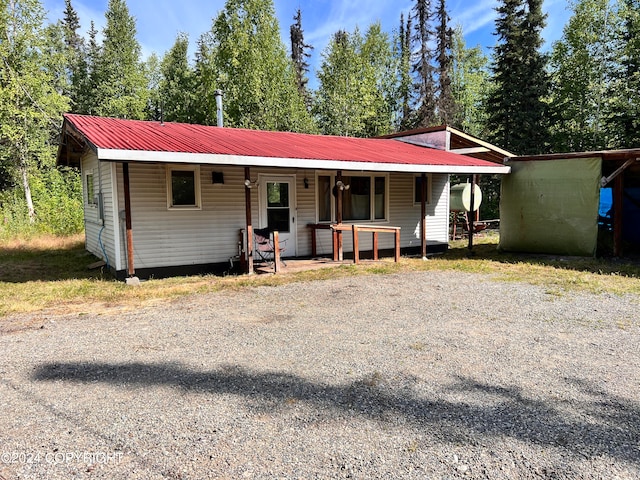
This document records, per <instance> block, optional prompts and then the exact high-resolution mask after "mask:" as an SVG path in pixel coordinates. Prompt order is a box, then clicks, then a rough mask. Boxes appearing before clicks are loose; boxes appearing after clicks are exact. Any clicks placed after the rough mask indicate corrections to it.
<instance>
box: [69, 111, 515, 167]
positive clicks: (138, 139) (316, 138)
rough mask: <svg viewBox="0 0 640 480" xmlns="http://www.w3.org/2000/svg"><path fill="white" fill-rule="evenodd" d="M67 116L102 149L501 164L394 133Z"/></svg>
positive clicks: (85, 136)
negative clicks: (340, 132)
mask: <svg viewBox="0 0 640 480" xmlns="http://www.w3.org/2000/svg"><path fill="white" fill-rule="evenodd" d="M64 118H65V120H66V122H68V123H69V124H71V125H72V126H73V127H75V130H77V131H78V132H79V133H80V134H81V135H82V136H83V137H84V138H85V139H86V140H87V141H88V142H90V143H91V144H92V145H93V146H94V147H96V149H97V151H98V152H99V151H101V150H109V151H133V152H136V151H139V152H143V151H144V152H167V153H169V152H173V153H182V154H210V155H211V154H213V155H233V156H241V157H262V158H265V157H266V158H282V159H302V160H305V159H309V160H327V161H334V162H335V161H339V162H365V163H371V164H374V163H378V164H396V165H399V164H403V165H434V166H436V165H437V166H455V167H492V168H495V167H496V164H495V163H491V162H487V161H484V160H479V159H475V158H471V157H467V156H464V155H459V154H455V153H451V152H447V151H442V150H436V149H431V148H426V147H421V146H416V145H411V144H407V143H404V142H400V141H397V140H391V139H380V138H370V139H365V138H353V137H337V136H327V135H310V134H302V133H292V132H271V131H262V130H246V129H240V128H220V127H212V126H202V125H192V124H184V123H171V122H164V123H160V122H149V121H140V120H123V119H116V118H105V117H94V116H86V115H75V114H66V115H65V116H64ZM100 156H101V155H99V157H100ZM300 166H301V167H304V166H305V165H304V163H303V164H301V165H300ZM472 169H473V168H472ZM503 173H504V172H503Z"/></svg>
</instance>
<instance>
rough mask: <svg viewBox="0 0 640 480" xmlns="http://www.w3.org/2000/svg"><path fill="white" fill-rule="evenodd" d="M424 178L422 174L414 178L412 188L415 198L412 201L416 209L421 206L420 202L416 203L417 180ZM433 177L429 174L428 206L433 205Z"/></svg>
mask: <svg viewBox="0 0 640 480" xmlns="http://www.w3.org/2000/svg"><path fill="white" fill-rule="evenodd" d="M421 176H422V174H418V175H414V177H413V180H412V182H413V187H412V188H411V190H412V191H413V196H412V197H411V200H412V202H413V206H414V207H419V206H420V202H416V201H415V200H416V193H417V192H416V178H420V177H421ZM431 187H432V175H431V174H430V173H427V205H431V192H432V190H433V189H432V188H431Z"/></svg>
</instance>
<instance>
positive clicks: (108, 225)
mask: <svg viewBox="0 0 640 480" xmlns="http://www.w3.org/2000/svg"><path fill="white" fill-rule="evenodd" d="M80 165H81V170H82V189H83V193H82V195H83V204H84V224H85V244H86V249H87V250H88V251H89V252H91V253H93V254H94V255H96V256H97V257H99V258H102V259H103V260H105V261H107V262H108V263H109V266H115V267H116V268H119V266H118V265H117V255H116V248H115V243H114V238H115V233H114V219H113V216H114V205H113V188H112V165H111V164H110V163H105V162H99V161H98V158H97V157H96V155H95V154H94V153H93V152H89V153H87V154H85V155H84V156H83V157H82V159H81V162H80ZM87 173H93V175H94V184H95V192H96V194H101V195H102V201H103V217H104V222H103V221H102V220H101V219H100V212H99V207H98V206H96V205H89V204H88V202H87V192H86V183H85V182H86V177H85V175H86V174H87ZM100 241H102V246H101V245H100ZM103 247H104V250H103ZM105 252H106V256H105Z"/></svg>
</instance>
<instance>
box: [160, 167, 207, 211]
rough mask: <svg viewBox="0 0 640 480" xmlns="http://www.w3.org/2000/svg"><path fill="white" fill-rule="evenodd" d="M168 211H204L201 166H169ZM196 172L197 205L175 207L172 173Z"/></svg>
mask: <svg viewBox="0 0 640 480" xmlns="http://www.w3.org/2000/svg"><path fill="white" fill-rule="evenodd" d="M166 171H167V210H202V195H201V191H200V165H167V169H166ZM176 171H182V172H194V174H193V176H194V182H195V196H196V204H195V205H173V203H172V202H173V184H172V182H171V172H176Z"/></svg>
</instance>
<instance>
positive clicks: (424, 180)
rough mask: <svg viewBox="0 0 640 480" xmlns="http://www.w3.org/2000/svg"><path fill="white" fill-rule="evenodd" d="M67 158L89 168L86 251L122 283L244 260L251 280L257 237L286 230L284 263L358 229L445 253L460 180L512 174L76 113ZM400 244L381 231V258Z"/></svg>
mask: <svg viewBox="0 0 640 480" xmlns="http://www.w3.org/2000/svg"><path fill="white" fill-rule="evenodd" d="M57 162H58V164H59V165H70V166H75V167H79V168H80V170H81V172H82V179H83V187H84V188H83V195H84V215H85V232H86V248H87V250H89V251H90V252H92V253H93V254H95V255H96V256H98V257H100V258H103V259H104V261H105V262H106V263H107V264H108V267H109V268H110V269H111V270H113V271H114V273H115V274H116V275H117V276H119V277H127V276H133V275H137V276H141V277H148V276H151V275H155V276H164V275H172V274H176V273H191V272H204V271H212V270H216V269H218V270H219V269H227V268H228V267H229V264H230V261H231V262H233V261H234V260H236V261H239V262H241V263H242V264H243V266H244V267H245V268H246V269H247V270H248V271H251V270H252V262H253V251H252V250H253V249H252V244H253V239H252V235H251V232H252V230H253V229H254V228H257V227H268V228H269V229H270V230H271V231H277V232H279V238H280V240H281V241H282V243H283V245H285V247H284V248H285V250H284V251H283V256H284V257H294V258H296V257H311V256H312V255H324V254H329V253H331V252H332V251H334V244H335V242H334V240H332V236H331V232H330V230H331V229H330V228H323V226H329V227H332V226H335V225H341V226H342V225H346V224H349V225H355V224H357V225H363V226H368V227H373V226H381V227H385V226H386V227H394V228H396V229H398V228H399V229H400V232H401V233H400V237H399V238H400V245H399V246H400V248H402V249H403V251H405V252H415V253H418V254H419V253H421V252H422V254H423V255H426V253H427V252H441V251H444V250H446V248H447V246H448V231H449V175H450V174H459V175H474V174H505V173H508V172H509V170H510V167H508V166H504V165H500V164H496V163H492V162H490V161H486V160H482V159H477V158H472V157H469V156H465V155H461V154H457V153H452V152H449V151H444V150H439V149H436V148H429V147H425V146H419V145H414V144H409V143H407V142H402V141H398V140H395V139H379V138H376V139H362V138H350V137H334V136H323V135H309V134H300V133H291V132H270V131H258V130H245V129H237V128H223V127H211V126H201V125H192V124H180V123H170V122H149V121H137V120H124V119H115V118H104V117H95V116H84V115H74V114H67V115H65V116H64V123H63V127H62V136H61V144H60V148H59V151H58V159H57ZM423 186H424V188H423ZM344 230H346V229H344V228H343V229H342V230H341V231H344ZM349 235H350V233H349V232H346V233H345V240H344V251H345V252H349V251H350V245H352V242H351V241H350V240H349V238H348V237H349ZM285 240H286V242H285ZM373 241H374V240H373V238H372V237H371V236H368V235H367V236H363V239H362V241H360V248H361V249H363V250H367V249H371V250H373V247H374V245H373ZM341 245H342V244H341ZM393 246H394V239H393V238H391V236H387V235H381V237H380V245H379V247H380V248H392V247H393ZM314 248H315V251H313V250H314Z"/></svg>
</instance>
